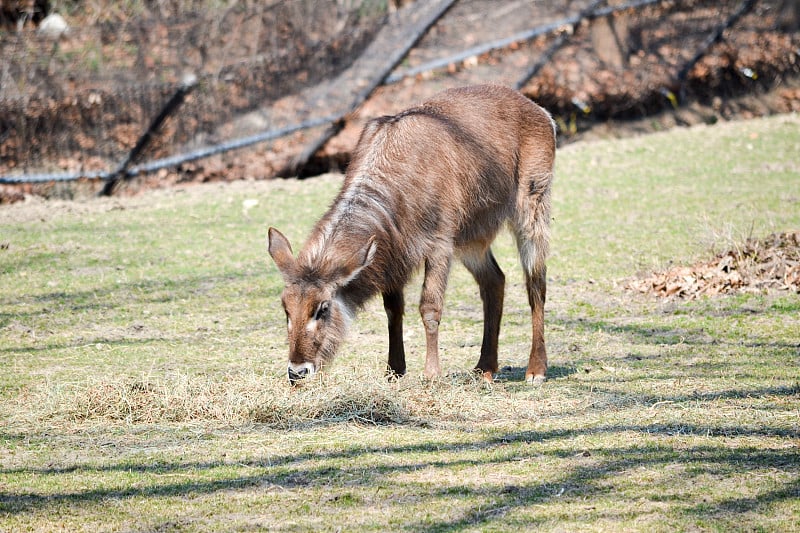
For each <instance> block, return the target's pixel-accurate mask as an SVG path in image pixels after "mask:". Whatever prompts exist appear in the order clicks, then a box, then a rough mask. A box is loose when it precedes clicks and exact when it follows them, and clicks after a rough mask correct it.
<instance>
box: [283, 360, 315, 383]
mask: <svg viewBox="0 0 800 533" xmlns="http://www.w3.org/2000/svg"><path fill="white" fill-rule="evenodd" d="M315 371H316V369H315V368H314V365H313V364H312V363H301V364H299V365H298V364H292V363H289V383H291V384H292V385H295V384H297V382H298V381H300V380H301V379H306V378H309V377H311V376H313V375H314V372H315Z"/></svg>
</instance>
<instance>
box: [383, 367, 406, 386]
mask: <svg viewBox="0 0 800 533" xmlns="http://www.w3.org/2000/svg"><path fill="white" fill-rule="evenodd" d="M405 375H406V371H405V370H402V371H400V372H398V371H397V370H393V369H391V368H389V369H387V370H386V379H388V380H389V383H395V382H396V381H398V380H399V379H400V378H402V377H403V376H405Z"/></svg>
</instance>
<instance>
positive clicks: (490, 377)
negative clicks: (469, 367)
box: [475, 368, 494, 384]
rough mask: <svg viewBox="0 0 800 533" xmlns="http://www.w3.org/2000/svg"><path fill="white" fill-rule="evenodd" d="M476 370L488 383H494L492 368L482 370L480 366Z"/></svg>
mask: <svg viewBox="0 0 800 533" xmlns="http://www.w3.org/2000/svg"><path fill="white" fill-rule="evenodd" d="M475 372H476V373H477V374H479V375H480V376H481V377H482V378H483V381H485V382H486V383H489V384H491V383H494V372H492V371H491V370H482V369H480V368H476V369H475Z"/></svg>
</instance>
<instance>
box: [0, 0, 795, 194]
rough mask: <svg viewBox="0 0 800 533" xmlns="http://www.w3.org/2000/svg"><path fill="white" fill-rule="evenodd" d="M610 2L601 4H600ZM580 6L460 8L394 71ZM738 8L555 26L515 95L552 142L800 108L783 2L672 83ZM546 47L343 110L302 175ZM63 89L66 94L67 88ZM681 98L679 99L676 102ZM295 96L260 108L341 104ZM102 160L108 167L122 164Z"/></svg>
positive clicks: (484, 57) (191, 103)
mask: <svg viewBox="0 0 800 533" xmlns="http://www.w3.org/2000/svg"><path fill="white" fill-rule="evenodd" d="M614 3H615V2H609V4H610V5H614ZM590 4H591V2H589V1H588V0H565V1H564V2H552V3H550V2H548V3H542V2H521V1H517V0H505V1H503V2H493V1H490V0H463V1H460V2H457V3H456V4H455V5H454V7H452V8H451V9H450V10H449V11H448V12H447V14H446V15H445V16H444V17H443V18H442V19H441V20H440V21H439V22H438V23H437V24H436V25H434V27H433V28H432V29H431V30H430V31H429V32H428V33H427V34H426V35H425V37H423V39H422V40H421V41H420V42H419V43H418V44H417V45H416V46H415V47H414V48H413V49H412V50H411V52H410V53H409V55H408V56H407V58H406V60H405V61H404V62H403V64H402V65H400V67H398V68H397V69H396V70H395V73H402V72H405V71H408V70H409V69H413V68H414V67H417V66H419V65H420V64H422V63H425V62H426V61H429V60H431V59H435V58H441V57H446V56H447V55H448V54H451V53H454V52H458V51H461V50H464V48H465V47H469V46H474V45H476V44H480V43H485V42H488V41H491V40H493V39H497V38H498V37H503V36H508V35H512V34H514V33H516V32H519V31H521V30H525V29H529V28H531V27H534V26H538V25H541V24H546V23H549V22H552V21H557V20H561V19H563V18H564V16H565V15H568V14H574V13H576V12H579V11H580V10H582V9H585V8H586V7H587V6H589V5H590ZM739 5H740V2H738V1H735V0H726V1H722V2H710V1H701V0H692V1H685V2H677V3H675V2H662V3H659V4H657V5H655V6H652V7H648V8H645V9H641V10H637V11H623V12H620V13H617V14H615V15H614V16H612V17H609V18H607V19H599V21H595V22H592V23H589V22H584V23H582V24H580V25H578V26H576V27H572V28H564V30H563V31H570V32H571V34H570V38H569V39H568V40H567V41H566V44H564V45H563V46H562V47H560V48H559V49H558V50H557V51H556V52H555V53H554V54H553V55H552V57H551V58H550V60H549V61H548V62H547V63H546V64H545V65H544V67H543V68H542V69H541V70H540V71H539V73H538V75H536V76H534V77H533V78H532V79H531V80H530V81H529V82H528V83H527V84H526V85H525V86H524V87H523V92H524V93H525V94H527V95H528V96H530V97H531V98H532V99H534V100H536V101H537V102H539V103H540V104H542V105H544V107H546V108H547V109H548V110H549V111H550V112H551V113H552V114H553V115H554V117H555V119H556V121H557V123H558V125H559V129H560V135H559V142H560V143H561V144H565V143H571V142H575V141H580V140H584V139H593V138H608V137H625V136H630V135H636V134H641V133H647V132H652V131H659V130H663V129H668V128H671V127H676V126H686V125H692V124H697V123H714V122H716V121H720V120H732V119H742V118H750V117H756V116H764V115H769V114H775V113H787V112H797V111H800V55H798V50H800V34H798V32H791V31H786V30H785V29H782V28H780V22H779V20H778V17H779V14H780V12H779V9H780V8H779V6H780V5H781V2H780V1H778V0H772V1H768V0H764V1H761V2H756V3H755V6H754V7H753V9H752V10H751V11H750V12H748V13H747V14H746V15H744V16H743V17H742V18H741V19H739V20H738V21H737V22H736V24H735V25H734V26H732V27H731V28H730V29H728V30H726V31H725V32H724V33H723V38H722V40H721V41H720V42H718V43H717V44H714V45H713V46H712V47H711V48H710V49H709V53H708V54H707V55H704V56H703V57H702V58H701V59H700V61H699V62H698V63H697V64H696V66H695V67H694V68H692V69H691V70H690V71H689V72H688V76H687V78H686V81H685V83H684V84H683V85H682V86H681V85H680V84H678V83H677V81H676V80H677V75H678V73H679V72H680V70H681V68H682V66H684V65H686V64H687V62H688V61H690V60H691V58H692V56H693V54H694V53H695V52H696V51H697V50H699V49H700V48H702V46H703V43H704V42H705V40H706V39H708V37H709V35H710V34H711V33H713V31H714V30H715V29H716V28H718V27H719V25H720V24H721V23H722V22H723V21H724V20H725V19H726V18H727V17H728V16H729V15H730V14H731V13H733V12H734V11H735V10H736V8H737V6H739ZM412 7H413V6H412ZM609 31H611V32H612V33H614V32H616V34H617V35H618V36H619V35H620V34H621V35H623V36H624V38H622V39H617V42H616V43H614V42H610V41H609V35H610V34H609ZM169 38H170V35H169V34H165V37H164V39H169ZM553 40H554V36H553V35H549V36H543V37H540V38H537V39H534V40H533V41H530V42H520V43H517V44H515V45H512V46H509V47H506V48H503V49H501V50H497V51H494V52H489V53H484V54H480V55H476V56H474V57H470V58H468V59H466V60H464V61H458V62H453V63H451V64H449V65H448V66H447V67H446V68H444V69H440V70H438V71H433V72H429V73H424V74H419V75H415V76H411V77H407V78H404V79H402V80H401V81H400V82H398V83H394V84H391V85H386V86H383V87H381V88H379V89H378V90H377V91H376V92H375V93H374V94H373V95H372V96H371V97H370V98H369V99H368V100H367V101H366V102H365V103H363V104H362V105H361V106H360V107H359V108H358V109H356V110H355V111H354V112H352V113H350V114H349V115H348V117H347V121H346V124H345V127H344V129H343V130H342V131H341V132H340V133H339V134H338V135H337V136H335V137H334V138H333V139H331V140H330V141H329V142H328V143H327V144H326V145H325V146H324V148H323V149H322V150H321V151H319V152H318V153H317V155H316V156H315V157H313V158H312V159H311V161H310V162H309V164H308V165H307V166H306V168H305V169H304V170H303V174H302V175H303V176H313V175H318V174H320V173H324V172H327V171H330V170H340V169H343V168H345V167H346V164H347V161H348V159H349V154H350V151H351V150H352V148H353V147H354V145H355V142H356V140H357V138H358V134H359V132H360V130H361V128H362V127H363V124H364V123H365V122H366V120H368V119H370V118H372V117H375V116H380V115H383V114H391V113H394V112H397V111H399V110H402V109H403V108H406V107H408V106H411V105H414V104H416V103H418V102H420V101H422V100H424V99H425V98H427V97H429V96H430V95H432V94H434V93H435V92H437V91H439V90H441V89H443V88H447V87H452V86H460V85H467V84H474V83H487V82H488V83H503V84H509V85H513V84H514V83H515V82H516V81H517V80H518V79H519V78H520V75H521V73H522V72H524V71H525V70H526V69H528V68H529V67H530V65H531V64H532V63H533V62H534V61H535V60H536V59H537V58H540V57H542V54H544V53H545V51H546V50H547V49H548V48H549V47H550V46H551V45H552V43H553ZM165 43H166V41H165V42H163V43H162V42H158V43H157V44H158V45H159V46H157V47H155V48H154V49H153V53H158V51H159V50H168V48H167V47H166V46H163V45H165ZM212 48H213V47H212ZM162 53H165V52H162ZM307 70H308V69H307V68H306V69H302V70H301V71H299V72H298V73H296V76H298V77H299V78H298V81H297V82H296V83H295V87H296V88H297V89H298V91H299V90H300V89H301V88H302V87H304V85H303V83H304V82H303V81H302V80H301V79H300V78H302V79H303V80H306V79H308V73H307V72H306V71H307ZM338 79H339V78H338V77H336V76H328V77H326V78H324V79H323V80H322V81H321V82H319V83H317V85H315V87H314V90H315V91H316V92H315V93H314V94H322V95H325V94H334V93H335V91H330V90H327V91H326V88H325V85H326V84H329V85H330V86H331V87H332V86H333V84H335V83H337V80H338ZM72 83H73V86H74V85H75V83H76V82H74V81H73V82H72ZM87 83H88V82H87ZM282 83H283V82H282ZM73 88H74V87H73ZM229 89H231V90H233V89H236V90H238V91H240V92H241V91H244V90H245V87H244V86H242V87H239V86H238V85H237V84H236V81H235V80H234V81H233V82H232V86H231V87H229ZM681 89H683V91H681ZM681 92H683V93H684V97H685V98H684V101H682V102H678V101H677V97H678V95H680V94H681ZM302 94H303V92H295V93H290V94H287V95H286V96H284V97H282V98H278V99H277V100H274V101H273V100H270V104H269V105H270V109H278V110H280V114H281V115H282V116H285V117H286V120H288V121H289V123H291V122H297V121H298V117H305V116H306V115H305V113H307V112H308V110H309V109H311V107H310V106H312V105H313V107H314V108H315V109H318V108H322V109H326V108H327V109H335V108H336V106H337V105H341V102H325V101H324V96H323V101H322V102H313V103H309V102H307V101H304V99H303V98H302ZM193 98H194V97H193V96H192V95H190V97H189V99H188V100H187V103H186V104H184V107H183V108H182V109H181V116H183V115H187V117H189V118H191V120H192V121H194V122H192V124H215V120H218V118H217V119H215V118H214V117H212V116H206V115H208V113H211V110H208V111H207V110H205V109H204V108H203V106H202V105H199V104H201V102H200V101H199V100H197V99H195V100H193ZM203 104H205V102H203ZM198 106H199V108H200V109H198ZM260 114H263V110H258V109H256V110H254V111H252V112H249V113H242V114H240V115H238V116H236V117H235V118H233V119H231V120H230V121H228V122H226V123H222V124H218V125H217V126H214V128H215V129H214V131H211V132H200V133H197V135H196V137H197V138H196V139H195V140H194V141H193V142H194V143H195V145H196V143H197V142H200V141H202V140H203V139H210V138H213V137H214V136H217V137H219V136H220V135H222V132H233V133H232V134H236V135H244V134H248V133H251V132H250V131H249V130H248V128H252V127H253V125H254V124H255V125H258V124H259V115H260ZM123 115H124V114H120V116H123ZM176 120H178V119H176ZM187 120H188V119H187ZM129 126H130V125H128V129H130V127H129ZM178 126H180V125H171V124H168V125H167V127H165V128H164V130H165V131H164V132H162V135H160V136H159V137H158V138H157V139H156V141H155V142H154V143H153V145H152V146H151V147H150V148H148V150H147V152H146V153H145V154H143V158H142V159H143V160H147V159H152V158H156V157H164V156H166V155H170V154H173V153H176V152H178V153H180V152H182V151H185V149H186V147H185V146H183V147H181V146H178V147H177V148H176V145H175V144H174V140H171V138H170V137H169V134H170V132H174V131H175V130H179V129H181V127H178ZM115 127H116V126H115V125H114V124H108V125H106V126H105V128H106V129H107V130H112V129H114V128H115ZM134 129H135V128H134ZM184 129H185V128H184ZM321 130H322V128H317V129H313V130H306V131H303V132H298V133H296V134H294V135H290V136H287V137H284V138H281V139H278V140H276V141H274V142H272V143H269V144H260V145H255V146H253V147H251V148H247V149H241V150H236V151H233V152H229V153H227V154H223V155H219V156H213V157H209V158H206V159H202V160H198V161H195V162H190V163H184V164H181V165H178V166H176V167H173V168H170V169H164V170H161V171H158V172H156V173H153V174H150V175H146V176H140V177H138V178H137V179H135V180H133V181H131V182H130V183H128V184H127V185H126V186H125V187H123V188H122V190H120V191H119V194H123V195H131V194H136V193H137V192H138V191H140V190H142V189H149V188H153V187H165V186H166V187H169V186H173V185H175V184H177V183H184V182H206V181H235V180H240V179H265V178H270V177H273V176H275V175H276V173H278V172H279V171H280V169H281V168H283V167H284V166H286V164H287V162H289V161H291V160H292V158H294V157H295V156H296V155H297V154H298V153H299V152H300V151H301V150H302V149H303V147H305V146H306V145H307V144H308V143H309V142H310V141H312V140H313V139H315V138H316V137H317V136H318V135H319V134H320V133H321ZM135 138H136V135H128V136H126V139H127V142H128V143H129V144H130V145H132V144H133V143H134V142H135ZM4 142H6V143H9V142H11V140H6V141H4ZM84 152H85V151H84ZM84 152H80V151H79V152H76V153H74V154H71V155H70V154H62V155H61V156H60V157H59V158H58V161H55V162H54V163H53V164H56V165H59V166H61V168H62V169H63V170H74V169H79V168H84V167H85V165H87V164H88V163H87V161H88V160H89V159H92V161H93V162H92V163H91V165H95V164H99V163H98V161H97V158H96V157H94V158H92V157H91V156H90V155H88V154H87V153H84ZM121 153H124V152H121ZM0 159H2V158H0ZM6 159H8V158H6ZM0 163H1V164H0V172H4V171H5V170H4V169H6V170H7V168H8V165H9V164H14V162H13V161H10V160H8V161H7V160H5V159H3V160H2V161H0ZM104 164H105V165H107V166H108V167H109V168H113V167H114V166H116V164H118V162H115V161H108V162H107V163H104ZM91 165H90V166H91ZM86 168H88V167H86ZM100 187H101V183H99V182H97V181H78V182H72V183H46V184H28V185H13V186H0V203H10V202H15V201H20V200H22V199H23V198H25V196H26V195H38V196H43V197H48V198H54V197H55V198H80V197H83V196H90V195H94V194H95V193H97V191H98V190H99V189H100Z"/></svg>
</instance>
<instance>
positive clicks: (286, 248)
mask: <svg viewBox="0 0 800 533" xmlns="http://www.w3.org/2000/svg"><path fill="white" fill-rule="evenodd" d="M267 249H268V250H269V255H271V256H272V260H273V261H275V265H276V266H277V267H278V270H280V271H281V274H282V275H283V278H284V279H288V278H289V277H291V275H292V273H293V272H294V268H295V260H294V255H292V245H291V244H289V240H288V239H287V238H286V237H284V236H283V233H281V232H280V231H278V230H276V229H275V228H269V237H268V245H267Z"/></svg>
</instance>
